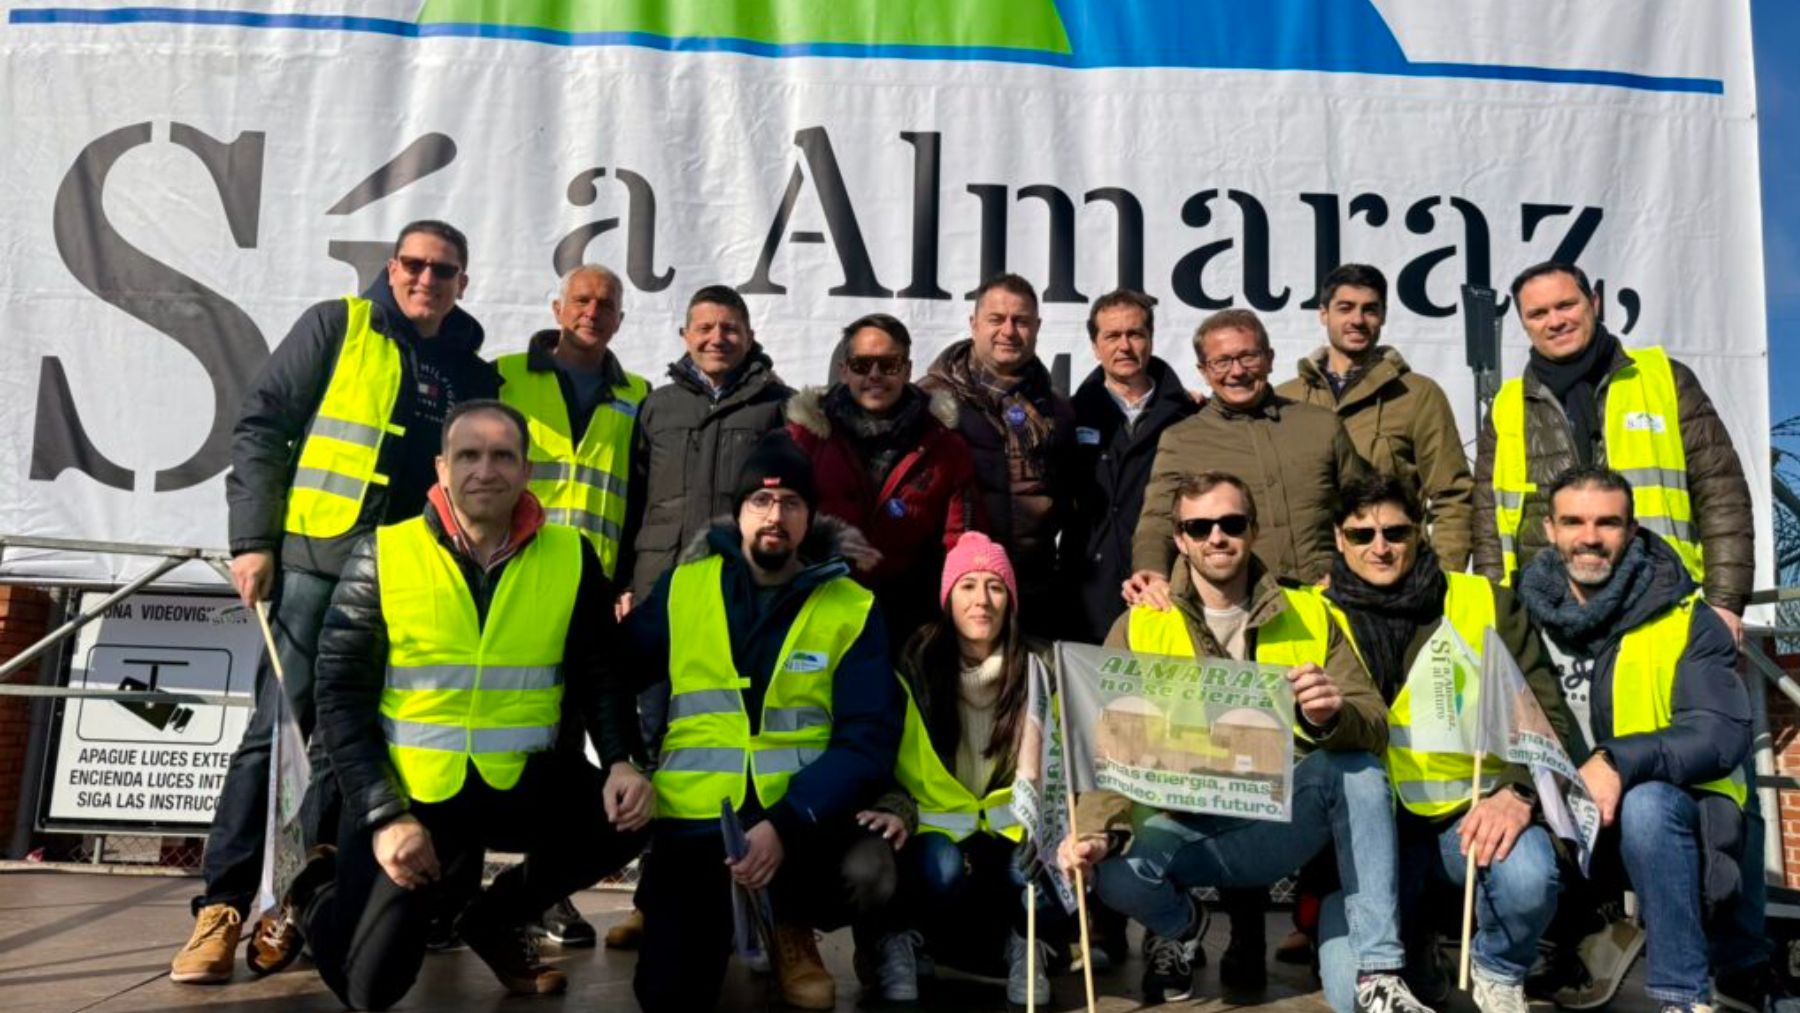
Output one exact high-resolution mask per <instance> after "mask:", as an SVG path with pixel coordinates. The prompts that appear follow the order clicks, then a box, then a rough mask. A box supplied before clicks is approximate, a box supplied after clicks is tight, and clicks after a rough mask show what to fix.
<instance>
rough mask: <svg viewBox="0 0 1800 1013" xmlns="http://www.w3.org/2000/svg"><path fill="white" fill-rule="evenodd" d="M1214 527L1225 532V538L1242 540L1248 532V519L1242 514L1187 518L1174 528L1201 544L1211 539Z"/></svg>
mask: <svg viewBox="0 0 1800 1013" xmlns="http://www.w3.org/2000/svg"><path fill="white" fill-rule="evenodd" d="M1214 525H1217V526H1218V528H1219V530H1220V531H1223V532H1225V537H1227V538H1242V537H1244V532H1246V531H1249V530H1250V518H1248V517H1246V516H1244V515H1243V514H1226V515H1225V516H1223V517H1189V518H1188V519H1186V520H1184V521H1182V522H1181V523H1180V524H1177V525H1176V527H1178V528H1180V529H1181V533H1182V534H1184V535H1186V536H1188V537H1189V538H1192V539H1193V540H1194V541H1196V542H1201V541H1205V540H1206V539H1208V538H1211V537H1212V533H1213V527H1214Z"/></svg>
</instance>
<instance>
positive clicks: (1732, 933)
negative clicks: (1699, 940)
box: [1708, 750, 1771, 976]
mask: <svg viewBox="0 0 1800 1013" xmlns="http://www.w3.org/2000/svg"><path fill="white" fill-rule="evenodd" d="M1744 777H1745V781H1744V783H1745V784H1748V785H1751V789H1750V797H1749V799H1748V800H1746V801H1745V803H1744V857H1743V859H1742V860H1741V861H1740V862H1738V871H1739V873H1740V874H1741V875H1742V877H1743V881H1744V886H1743V890H1742V892H1740V893H1739V894H1738V895H1737V897H1735V898H1733V899H1732V900H1731V901H1730V902H1729V903H1727V904H1725V905H1723V906H1722V907H1720V909H1719V910H1718V911H1717V912H1716V913H1715V914H1714V916H1713V925H1712V931H1711V932H1710V933H1708V938H1710V939H1711V940H1712V968H1713V974H1714V975H1715V976H1717V975H1725V974H1730V973H1731V972H1733V971H1744V970H1748V969H1750V968H1753V967H1758V966H1761V965H1764V964H1767V963H1768V962H1769V958H1770V956H1771V954H1770V947H1769V934H1768V932H1767V931H1766V928H1765V926H1764V917H1763V909H1764V908H1765V907H1766V906H1767V905H1768V901H1769V882H1768V880H1767V878H1765V876H1764V873H1763V857H1764V852H1765V850H1766V849H1765V842H1764V840H1763V815H1762V800H1761V799H1760V798H1759V797H1758V796H1757V794H1756V788H1755V785H1756V751H1755V750H1751V752H1750V756H1749V757H1747V758H1746V759H1745V760H1744Z"/></svg>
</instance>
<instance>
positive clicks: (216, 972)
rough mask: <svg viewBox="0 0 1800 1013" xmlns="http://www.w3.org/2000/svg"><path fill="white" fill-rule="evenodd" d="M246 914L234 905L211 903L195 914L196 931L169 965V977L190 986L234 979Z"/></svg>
mask: <svg viewBox="0 0 1800 1013" xmlns="http://www.w3.org/2000/svg"><path fill="white" fill-rule="evenodd" d="M243 926H244V916H243V915H240V914H238V913H237V908H234V907H232V906H231V905H230V904H208V905H206V906H205V907H203V908H201V909H200V913H199V914H198V915H196V916H195V917H194V934H193V935H192V936H189V937H188V941H187V945H186V946H183V947H182V948H181V952H180V953H177V954H175V959H174V960H173V961H171V962H170V964H169V978H170V980H172V981H179V982H183V983H185V984H189V985H217V984H220V983H222V982H227V981H230V980H231V966H232V963H233V961H235V960H236V959H237V944H238V936H239V935H240V934H241V933H242V932H243Z"/></svg>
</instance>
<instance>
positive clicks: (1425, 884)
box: [1319, 817, 1562, 1009]
mask: <svg viewBox="0 0 1800 1013" xmlns="http://www.w3.org/2000/svg"><path fill="white" fill-rule="evenodd" d="M1402 819H1404V817H1402ZM1402 826H1404V829H1402V831H1400V923H1402V932H1404V936H1406V941H1408V943H1409V945H1413V946H1409V948H1417V946H1415V945H1417V943H1422V941H1429V932H1431V925H1429V919H1427V916H1426V903H1427V901H1426V896H1427V891H1431V889H1433V887H1451V889H1454V891H1458V892H1456V896H1454V900H1453V898H1451V896H1449V894H1447V892H1445V891H1436V892H1435V894H1433V896H1436V898H1438V900H1436V903H1435V905H1433V907H1442V905H1454V907H1456V909H1458V910H1460V909H1462V892H1460V891H1462V887H1463V882H1465V874H1467V871H1469V862H1467V858H1465V856H1463V855H1462V844H1460V840H1462V838H1460V837H1456V829H1458V828H1460V826H1462V817H1458V819H1456V820H1454V822H1453V824H1449V826H1444V828H1438V826H1433V824H1426V822H1424V820H1404V824H1402ZM1561 891H1562V883H1561V874H1559V871H1557V853H1555V847H1553V846H1552V840H1550V831H1546V829H1544V828H1543V826H1537V824H1534V826H1528V828H1525V833H1521V835H1519V838H1517V840H1516V842H1514V844H1512V851H1508V853H1507V858H1505V860H1501V862H1494V864H1492V865H1489V867H1487V869H1481V871H1478V873H1476V891H1474V900H1476V910H1474V923H1476V932H1474V963H1476V964H1480V968H1481V970H1483V972H1487V975H1490V977H1494V979H1499V981H1505V982H1508V984H1521V982H1525V975H1526V972H1530V970H1532V961H1535V959H1537V939H1539V937H1543V934H1544V930H1546V928H1550V919H1552V918H1555V914H1557V894H1561ZM1332 907H1334V903H1332V900H1330V898H1327V901H1325V914H1321V918H1319V923H1321V925H1327V923H1328V921H1330V919H1332V918H1334V916H1332V914H1330V912H1332ZM1336 907H1341V903H1339V905H1336ZM1321 936H1323V932H1321ZM1346 948H1348V946H1343V945H1341V943H1337V945H1332V943H1321V945H1319V977H1321V979H1323V981H1325V982H1327V997H1325V999H1327V1000H1328V1002H1330V1004H1332V1008H1334V1009H1348V1008H1350V1004H1352V1002H1354V995H1350V993H1341V995H1339V993H1337V991H1336V990H1334V988H1332V982H1343V981H1346V979H1348V977H1350V975H1346V973H1343V972H1341V970H1337V972H1336V973H1334V968H1337V966H1339V964H1343V963H1345V961H1346V954H1345V950H1346Z"/></svg>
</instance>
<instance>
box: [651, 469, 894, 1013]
mask: <svg viewBox="0 0 1800 1013" xmlns="http://www.w3.org/2000/svg"><path fill="white" fill-rule="evenodd" d="M735 489H736V495H735V497H734V501H733V503H732V508H733V518H732V519H730V520H727V521H724V522H723V523H720V524H718V525H717V526H715V527H713V528H712V529H711V530H710V531H708V532H707V534H706V535H705V537H704V539H703V540H701V541H700V542H699V543H698V544H696V545H695V546H694V547H693V548H692V549H691V551H690V558H689V559H688V561H686V562H683V563H682V564H681V565H679V566H677V567H676V568H675V569H674V570H673V571H671V572H670V573H669V574H668V575H666V576H664V577H662V578H661V579H660V580H658V581H657V584H656V587H655V589H654V590H653V591H651V593H650V595H649V597H648V598H647V599H645V601H644V602H643V603H642V604H640V605H639V606H638V607H637V608H636V609H634V610H633V611H632V613H631V614H630V616H628V617H627V618H626V623H625V628H626V640H627V648H628V650H629V652H630V654H631V657H630V659H629V664H630V666H631V668H632V670H634V671H638V672H641V673H644V674H645V676H646V677H647V678H650V679H659V680H666V681H667V682H668V683H669V691H670V697H669V725H668V735H667V737H666V738H665V739H664V740H663V751H662V757H661V762H660V763H659V764H658V766H657V769H656V773H655V775H654V776H653V778H652V783H653V784H654V785H655V787H656V821H655V823H654V824H653V826H652V831H651V840H652V847H653V848H654V849H655V853H656V860H655V861H654V862H652V863H650V865H649V867H648V868H646V869H645V871H644V874H643V875H644V879H643V882H642V884H641V885H640V887H639V890H638V904H639V907H640V909H641V910H642V911H643V918H644V933H643V940H642V944H641V945H642V951H641V953H640V954H639V957H638V966H637V976H636V978H635V981H634V988H635V990H636V993H637V999H638V1002H639V1004H640V1005H642V1007H643V1008H644V1009H645V1010H647V1011H648V1013H665V1011H667V1013H690V1011H693V1010H707V1009H712V1008H713V1007H714V1006H715V1005H716V1004H717V1002H718V996H719V987H720V983H721V982H722V980H723V978H724V975H725V968H726V962H727V959H728V957H729V954H730V950H731V941H732V914H731V884H732V883H733V882H735V883H737V884H739V885H741V886H744V887H748V888H750V889H754V890H761V889H765V888H766V889H767V890H768V896H769V900H770V903H771V905H772V907H773V909H774V917H775V927H774V937H775V938H774V939H773V940H771V949H772V951H773V952H772V953H771V958H772V963H773V965H774V970H775V975H776V979H777V983H778V986H779V989H780V992H781V995H782V998H783V999H785V1000H786V1001H787V1002H788V1003H789V1004H790V1005H794V1006H798V1007H800V1008H802V1009H831V1008H832V1006H833V1005H834V1003H835V1002H836V996H837V987H836V983H835V982H833V980H832V978H831V975H830V973H829V972H827V971H826V970H825V967H824V964H823V963H822V962H821V961H820V959H819V951H818V946H817V944H816V943H815V942H814V940H813V930H814V929H815V928H827V929H829V928H834V927H837V926H840V925H844V924H848V923H849V922H850V920H851V919H852V918H853V917H856V916H858V915H867V914H869V913H871V912H873V911H876V910H879V909H880V908H881V907H882V906H883V905H885V904H886V903H887V902H888V901H889V899H890V898H891V897H892V895H893V890H894V880H893V875H892V870H893V862H892V860H891V858H889V856H888V855H886V854H885V853H884V852H885V851H886V850H888V849H889V845H888V843H887V841H885V840H883V839H882V838H881V837H880V836H878V835H876V834H874V833H872V832H870V831H868V830H865V829H864V828H862V827H861V826H859V825H858V824H857V822H856V814H857V813H858V812H860V811H862V810H863V809H866V808H868V806H869V804H870V803H872V802H873V801H874V800H875V798H876V796H877V795H879V794H880V793H881V791H882V790H883V789H885V788H886V787H887V785H888V783H889V779H890V776H891V774H892V771H893V769H894V760H895V756H896V753H897V751H898V749H899V745H900V734H901V722H902V716H903V715H904V713H905V705H904V700H903V697H902V695H901V689H900V683H899V681H898V680H897V679H895V678H894V671H893V667H892V665H891V664H890V663H889V660H888V645H887V629H886V626H885V624H884V622H883V620H882V618H881V610H880V608H879V607H878V606H877V605H876V604H875V600H874V596H873V595H872V594H870V592H869V591H867V590H865V589H864V588H862V587H861V586H860V585H858V584H857V583H856V582H855V581H853V580H851V579H850V567H849V565H848V564H847V563H845V562H844V560H843V558H842V556H841V555H840V553H839V551H838V548H837V545H836V535H837V533H838V531H839V530H840V529H841V522H839V521H837V520H836V519H834V518H829V517H817V518H816V519H815V516H816V514H815V511H816V507H817V502H818V490H817V486H816V484H815V483H814V480H813V474H812V465H811V462H809V461H808V460H807V458H806V455H805V454H803V453H801V452H800V449H799V448H798V447H796V446H795V445H794V443H793V441H792V440H791V439H789V438H788V436H787V434H785V433H776V434H772V435H771V436H769V437H768V438H767V439H765V440H764V441H763V442H762V443H760V444H758V446H757V447H756V449H755V450H754V451H753V452H752V453H751V455H750V457H749V459H748V460H747V461H745V463H744V468H743V470H742V471H741V472H740V473H739V475H738V477H737V481H736V483H735ZM721 799H723V800H725V801H727V802H728V803H729V804H730V805H731V807H732V808H733V809H734V810H735V811H736V813H737V814H738V818H739V819H740V820H742V822H743V823H744V825H745V826H746V827H747V828H748V833H747V835H746V836H747V838H748V849H749V850H748V853H747V854H745V856H744V857H743V858H741V859H738V860H735V861H732V862H729V863H728V862H727V861H726V857H725V855H726V852H725V840H724V837H723V834H722V831H721V828H720V824H719V818H720V813H719V808H720V800H721Z"/></svg>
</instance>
